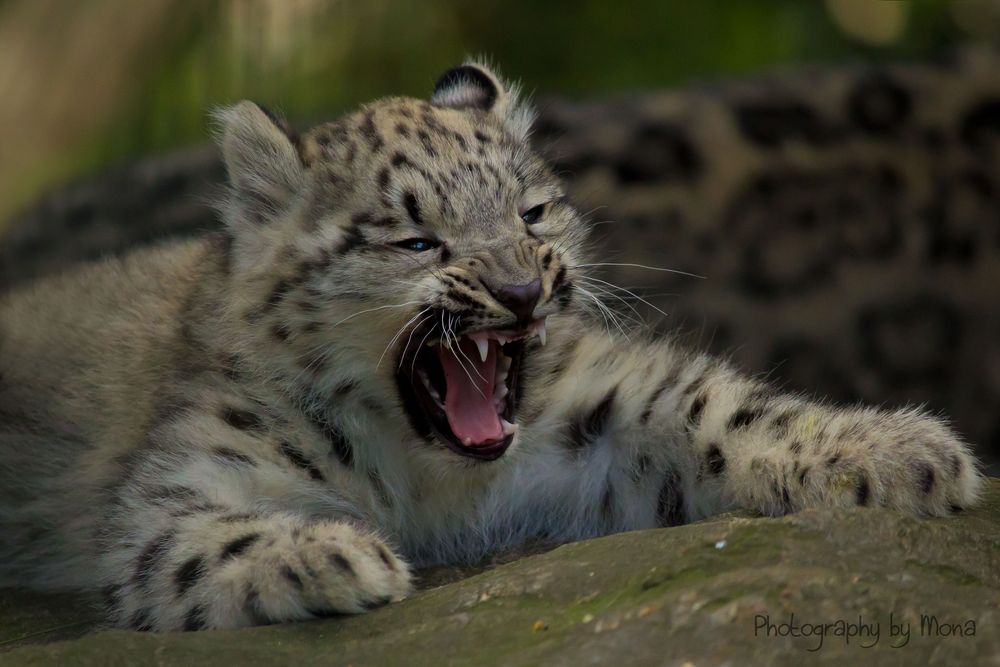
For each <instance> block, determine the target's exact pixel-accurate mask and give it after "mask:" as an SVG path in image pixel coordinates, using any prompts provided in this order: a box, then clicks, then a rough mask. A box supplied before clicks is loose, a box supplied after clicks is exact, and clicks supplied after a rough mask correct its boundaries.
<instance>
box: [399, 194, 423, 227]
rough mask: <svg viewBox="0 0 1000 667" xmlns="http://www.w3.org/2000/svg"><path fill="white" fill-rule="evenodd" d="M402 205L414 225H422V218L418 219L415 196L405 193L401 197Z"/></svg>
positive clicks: (417, 206)
mask: <svg viewBox="0 0 1000 667" xmlns="http://www.w3.org/2000/svg"><path fill="white" fill-rule="evenodd" d="M403 204H404V205H405V206H406V212H407V214H408V215H409V216H410V219H411V220H413V222H414V224H417V225H422V224H424V221H423V218H421V217H420V204H419V202H418V201H417V195H415V194H414V193H413V192H411V191H407V192H406V193H405V194H404V195H403Z"/></svg>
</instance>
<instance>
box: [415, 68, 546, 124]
mask: <svg viewBox="0 0 1000 667" xmlns="http://www.w3.org/2000/svg"><path fill="white" fill-rule="evenodd" d="M431 104H433V105H435V106H439V107H445V108H449V109H476V110H479V111H486V112H489V113H491V114H493V115H494V116H496V117H497V118H498V119H499V120H500V121H501V122H502V123H503V124H504V125H505V126H506V128H507V130H508V131H510V132H511V134H513V135H514V136H515V137H517V138H519V139H524V138H526V137H527V136H528V132H529V131H530V130H531V123H532V122H533V121H534V119H535V114H534V112H533V111H532V110H531V108H530V107H529V106H528V105H526V104H524V103H523V102H521V100H520V95H519V90H518V87H517V86H516V85H515V86H510V85H507V84H505V83H504V82H503V80H502V79H501V78H500V77H499V76H498V75H497V74H495V73H494V72H493V70H491V69H490V68H489V67H488V66H487V65H485V64H483V63H481V62H472V61H470V62H466V63H465V64H463V65H459V66H458V67H452V68H451V69H450V70H448V71H447V72H445V73H444V74H442V75H441V76H440V77H439V78H438V80H437V83H435V84H434V94H433V95H432V96H431Z"/></svg>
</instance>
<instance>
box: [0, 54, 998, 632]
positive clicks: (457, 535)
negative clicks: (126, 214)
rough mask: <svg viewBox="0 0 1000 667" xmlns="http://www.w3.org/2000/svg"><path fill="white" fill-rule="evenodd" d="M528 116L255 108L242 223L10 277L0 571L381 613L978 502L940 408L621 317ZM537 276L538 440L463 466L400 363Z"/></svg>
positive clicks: (303, 610) (761, 111)
mask: <svg viewBox="0 0 1000 667" xmlns="http://www.w3.org/2000/svg"><path fill="white" fill-rule="evenodd" d="M890 101H891V100H890ZM858 104H859V105H860V106H859V107H858V109H857V110H856V113H857V114H858V116H859V118H861V119H867V120H865V121H864V122H866V123H868V125H866V127H868V126H870V128H871V130H872V131H878V130H879V126H878V118H876V117H869V116H870V114H868V115H866V114H867V113H868V112H867V111H866V108H867V107H865V106H864V105H863V104H862V103H861V102H858ZM741 117H742V119H743V121H742V122H743V124H744V125H745V126H746V127H745V130H746V131H747V132H749V133H751V134H753V135H754V136H756V137H757V141H759V142H760V143H762V144H766V145H772V144H778V143H780V142H781V141H782V140H783V138H784V136H785V134H786V133H787V132H792V131H795V132H799V133H801V134H804V135H808V136H810V137H813V138H816V137H818V136H819V135H817V132H818V130H816V128H815V127H814V125H813V124H812V123H811V122H810V119H809V118H808V114H806V115H803V114H801V113H797V112H796V113H789V112H787V110H777V111H776V110H773V109H767V108H754V109H745V110H743V114H742V116H741ZM531 118H532V115H531V112H530V110H529V109H528V107H526V106H525V105H524V104H523V102H521V101H520V100H519V98H518V96H517V94H516V90H514V89H512V88H510V87H509V86H507V85H506V84H504V83H503V82H502V81H501V80H500V79H499V78H498V77H497V76H496V75H495V74H494V73H493V72H492V71H490V70H489V69H488V68H486V67H484V66H482V65H479V64H474V63H471V64H467V65H464V66H462V67H460V68H456V69H455V70H451V71H449V72H448V73H446V74H445V75H444V76H443V77H442V78H441V80H440V81H439V82H438V85H437V86H436V89H435V92H434V94H433V96H432V98H431V100H430V101H429V102H427V101H418V100H412V99H405V98H390V99H385V100H381V101H378V102H375V103H373V104H370V105H368V106H366V107H364V108H362V109H361V110H359V111H357V112H354V113H351V114H348V115H346V116H344V117H342V118H340V119H338V120H336V121H334V122H332V123H326V124H323V125H320V126H318V127H315V128H313V129H311V130H309V131H308V132H306V133H304V134H302V135H301V136H299V135H294V134H292V133H291V132H290V131H289V130H288V128H287V127H286V126H285V125H284V124H283V123H281V122H278V121H276V120H275V118H274V117H273V115H270V114H268V113H266V112H265V111H263V110H262V109H261V108H260V107H258V106H256V105H254V104H252V103H249V102H244V103H240V104H238V105H236V106H234V107H231V108H228V109H225V110H223V111H221V112H220V113H219V114H218V119H219V122H220V125H221V132H220V136H221V146H222V152H223V154H224V157H225V160H226V164H227V168H228V171H229V178H230V185H231V187H230V193H229V196H228V197H227V198H226V200H225V201H224V202H222V204H221V206H220V210H221V213H222V216H223V218H224V220H225V229H224V231H223V232H220V233H218V234H215V235H212V236H208V237H204V238H201V239H198V240H195V241H189V242H183V243H177V244H172V245H164V246H161V247H158V248H155V249H152V250H147V251H141V252H137V253H135V254H133V255H130V256H128V257H126V258H124V259H121V260H109V261H106V262H104V263H101V264H97V265H93V266H90V267H87V268H84V269H82V270H80V271H78V272H76V273H72V274H68V275H66V276H63V277H60V278H53V279H49V280H46V281H43V282H39V283H36V284H35V285H31V286H27V287H24V288H22V289H20V290H18V291H15V292H12V293H10V294H9V295H5V296H3V297H2V301H0V394H2V396H3V399H4V403H3V406H2V408H3V409H2V410H0V461H2V464H3V465H2V466H0V532H2V534H3V535H4V536H5V540H4V541H3V542H2V544H0V581H2V582H3V583H14V582H16V583H20V584H30V585H32V586H34V587H38V588H48V589H59V588H94V589H101V590H103V591H104V599H105V600H106V604H107V608H108V609H107V613H108V618H109V619H110V620H111V621H112V622H114V623H115V624H117V625H119V626H121V627H126V628H132V629H134V630H139V631H148V630H155V631H163V630H199V629H204V628H220V627H236V626H243V625H256V624H262V623H273V622H280V621H289V620H296V619H306V618H314V617H320V616H327V615H331V614H343V613H360V612H363V611H367V610H370V609H374V608H376V607H379V606H381V605H384V604H386V603H388V602H390V601H392V600H397V599H400V598H402V597H404V596H406V595H408V594H409V593H410V591H411V588H412V583H411V574H410V568H411V567H412V566H413V565H425V564H431V563H441V562H449V563H453V562H462V561H469V560H474V559H478V558H481V557H483V556H485V555H487V554H489V553H491V552H493V551H496V550H498V549H503V548H506V547H511V546H515V545H517V544H520V543H523V542H524V541H526V540H530V539H532V538H538V537H545V538H548V539H554V540H576V539H581V538H586V537H591V536H595V535H600V534H606V533H609V532H616V531H623V530H631V529H639V528H650V527H654V526H673V525H678V524H681V523H685V522H687V521H691V520H695V519H698V518H701V517H705V516H710V515H712V514H715V513H718V512H721V511H725V510H728V509H732V508H736V507H744V508H749V509H752V510H755V511H758V512H761V513H764V514H769V515H778V514H783V513H786V512H791V511H795V510H799V509H803V508H807V507H819V506H839V507H851V506H855V505H862V506H875V505H877V506H883V507H890V508H894V509H897V510H900V511H903V512H907V513H910V514H915V515H920V516H939V515H945V514H947V513H948V512H949V511H950V510H951V509H952V508H954V507H964V506H968V505H970V504H972V503H974V502H975V500H976V497H977V491H978V489H979V486H980V483H981V476H980V474H979V473H978V471H977V468H976V463H975V461H974V460H973V458H972V457H971V456H970V454H969V451H968V448H967V447H966V445H965V444H964V443H962V442H961V440H960V439H959V438H958V437H957V436H956V435H955V434H954V433H953V432H952V431H951V430H950V429H949V428H948V427H947V426H946V425H945V424H944V422H943V421H942V420H941V419H939V418H937V417H934V416H931V415H928V414H926V413H924V412H922V411H920V410H916V409H904V410H879V409H874V408H866V407H857V408H848V409H845V408H838V407H835V406H832V405H827V404H824V403H820V402H816V401H812V400H810V399H807V398H804V397H800V396H794V395H786V394H782V393H780V392H778V391H775V390H772V389H771V388H770V387H767V386H766V385H764V384H762V383H760V382H757V381H754V380H751V379H748V378H746V377H744V376H742V375H740V374H739V373H738V372H737V371H736V370H734V369H733V368H731V367H730V366H728V365H727V364H725V363H723V362H720V361H718V360H716V359H714V358H711V357H708V356H705V355H698V354H693V353H690V352H687V351H685V350H683V349H681V348H680V347H678V346H677V345H676V344H675V343H673V342H671V341H669V340H662V339H649V338H645V337H644V336H643V335H641V334H639V333H634V334H632V335H631V336H629V337H625V336H623V335H621V333H616V332H613V331H612V330H610V329H608V328H606V327H605V324H604V322H603V320H602V318H601V317H600V315H599V313H598V312H595V310H594V308H595V307H596V306H595V305H594V295H593V294H592V293H589V292H588V291H587V290H586V289H585V287H584V284H585V279H586V277H587V273H588V272H587V270H586V269H587V266H586V265H587V264H588V261H587V258H588V257H589V256H590V255H589V253H588V249H587V247H586V234H585V225H584V223H583V221H582V219H581V216H580V215H579V213H578V212H577V211H576V209H575V208H574V207H573V205H572V204H571V202H570V201H569V200H568V199H567V198H566V196H565V193H564V191H563V188H562V186H561V184H560V182H559V180H558V179H557V178H556V177H555V175H554V174H553V173H552V171H551V170H550V169H549V168H548V167H547V166H546V164H545V163H544V162H543V161H542V160H541V159H540V158H538V157H537V156H536V155H535V154H534V153H533V152H532V151H531V150H530V149H529V147H528V144H527V143H526V136H527V133H528V131H529V129H530V125H531ZM775 119H777V120H775ZM775 127H778V128H782V129H781V132H777V133H776V130H775ZM677 139H678V138H677V137H673V138H672V140H677ZM650 140H671V137H662V136H659V135H657V136H655V137H650ZM685 164H686V165H687V166H688V167H689V168H691V169H695V170H696V169H698V168H699V164H698V162H697V159H696V157H695V156H694V155H693V154H692V155H689V156H688V158H686V162H685ZM414 241H417V243H416V244H415V243H414ZM535 280H537V281H539V283H540V285H541V287H540V290H541V296H540V298H539V301H538V304H537V305H536V306H535V308H534V310H533V312H532V313H531V316H532V317H535V318H541V317H545V318H547V321H548V332H549V333H548V338H549V344H548V345H547V346H544V347H543V346H541V345H540V344H539V341H538V340H537V339H534V340H531V341H530V342H529V343H528V345H527V350H526V356H525V361H524V368H523V369H522V371H521V376H520V377H521V383H522V384H523V387H522V389H523V392H522V393H521V394H519V395H520V399H521V400H520V403H519V404H518V405H517V406H516V417H517V421H518V424H519V426H520V428H519V430H518V432H517V433H516V435H515V438H514V441H513V444H512V445H511V447H510V449H509V450H508V451H507V452H506V453H505V454H504V455H503V456H502V457H501V458H499V459H498V460H495V461H490V462H483V461H472V460H470V459H468V458H464V457H461V456H460V455H458V454H456V453H454V452H452V451H451V450H449V449H448V448H446V447H444V446H442V444H441V443H440V442H438V441H437V439H436V437H435V436H434V435H433V432H432V431H430V430H429V429H427V428H426V425H425V424H421V423H419V420H411V419H409V418H408V416H407V415H408V413H407V411H406V410H405V409H404V408H405V406H404V405H402V404H401V397H400V393H399V392H398V391H397V386H396V384H395V376H396V367H397V365H399V364H400V363H401V362H403V361H405V360H406V358H407V357H406V353H407V350H408V349H409V348H410V346H413V345H416V346H420V345H423V344H425V340H413V339H414V338H415V336H414V334H415V333H416V332H419V331H423V329H421V328H420V327H421V326H422V325H423V324H424V323H425V322H426V321H427V319H428V318H440V328H441V329H440V330H454V331H461V330H463V329H464V328H469V327H504V326H511V325H512V324H513V323H514V322H515V321H516V320H518V319H519V314H518V313H515V312H514V311H513V310H512V309H509V308H508V307H507V306H505V305H504V304H503V303H502V299H501V298H500V297H499V296H498V295H499V294H501V293H502V289H501V288H502V286H503V285H506V284H513V285H525V284H529V283H531V282H532V281H535ZM432 323H433V324H435V325H437V324H438V322H437V321H435V322H432ZM440 330H438V331H439V333H438V334H437V335H438V336H440V335H441V334H440Z"/></svg>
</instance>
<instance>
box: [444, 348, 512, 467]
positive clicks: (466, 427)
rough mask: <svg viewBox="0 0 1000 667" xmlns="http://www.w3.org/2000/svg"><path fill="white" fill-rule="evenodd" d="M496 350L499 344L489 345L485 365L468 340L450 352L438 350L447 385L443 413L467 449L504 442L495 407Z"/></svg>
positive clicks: (476, 349)
mask: <svg viewBox="0 0 1000 667" xmlns="http://www.w3.org/2000/svg"><path fill="white" fill-rule="evenodd" d="M496 348H497V345H496V342H495V341H492V340H491V341H489V352H488V353H487V355H486V361H480V360H479V359H480V357H479V348H477V347H476V344H475V343H474V342H473V341H471V340H469V339H468V338H463V339H461V341H460V342H459V343H458V345H457V346H455V345H453V346H452V349H451V350H448V349H446V348H445V347H444V346H443V345H439V346H438V350H439V351H440V352H439V354H440V356H441V365H442V366H443V367H444V379H445V383H446V384H447V392H446V393H445V397H444V413H445V415H447V417H448V425H449V426H451V430H452V433H454V434H455V435H456V436H457V437H458V439H459V440H460V441H462V442H463V443H465V444H466V446H471V447H478V446H483V445H488V444H491V443H493V442H496V441H498V440H501V439H503V429H502V428H501V427H500V417H499V416H498V415H497V411H496V408H494V407H493V380H494V376H495V375H496V369H497V352H496ZM456 355H457V357H456ZM459 360H461V363H459ZM463 366H464V367H465V368H464V369H463V368H462V367H463ZM470 376H471V378H470Z"/></svg>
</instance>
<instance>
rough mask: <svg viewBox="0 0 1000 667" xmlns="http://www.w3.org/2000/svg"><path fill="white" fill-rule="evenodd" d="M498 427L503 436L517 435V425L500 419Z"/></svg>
mask: <svg viewBox="0 0 1000 667" xmlns="http://www.w3.org/2000/svg"><path fill="white" fill-rule="evenodd" d="M500 426H501V427H502V428H503V434H504V435H510V434H511V433H517V424H511V423H510V422H509V421H507V420H506V419H504V418H503V417H501V418H500Z"/></svg>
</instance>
